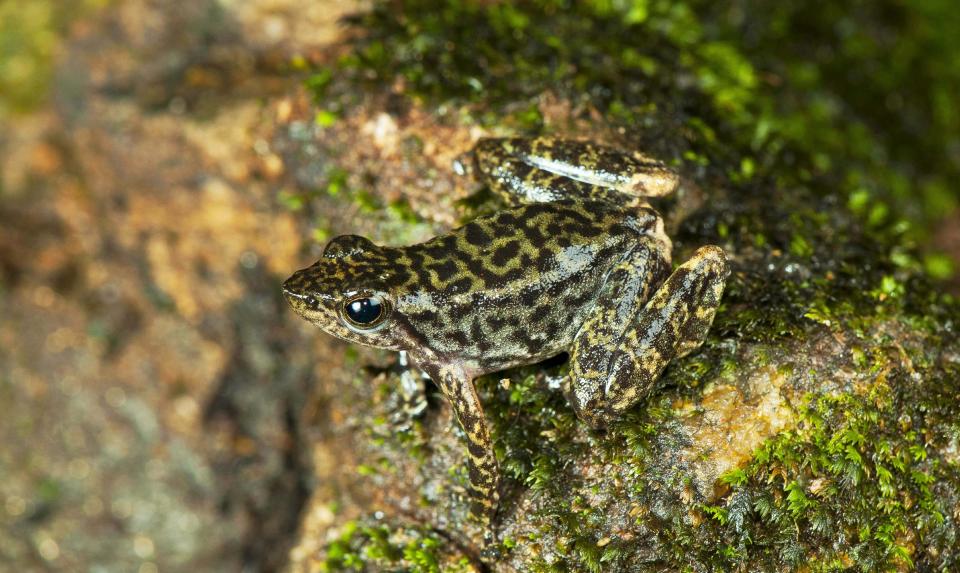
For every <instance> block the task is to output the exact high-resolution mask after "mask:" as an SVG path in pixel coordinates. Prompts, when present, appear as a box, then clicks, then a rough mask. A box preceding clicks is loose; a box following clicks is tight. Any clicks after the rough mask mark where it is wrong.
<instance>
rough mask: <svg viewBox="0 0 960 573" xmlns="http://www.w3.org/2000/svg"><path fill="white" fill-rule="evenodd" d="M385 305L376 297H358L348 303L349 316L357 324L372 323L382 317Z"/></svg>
mask: <svg viewBox="0 0 960 573" xmlns="http://www.w3.org/2000/svg"><path fill="white" fill-rule="evenodd" d="M382 311H383V307H382V305H381V304H380V301H379V300H377V299H375V298H358V299H357V300H355V301H353V302H351V303H349V304H347V316H349V317H350V320H352V321H353V322H356V323H357V324H370V323H371V322H373V321H375V320H377V319H378V318H380V313H381V312H382Z"/></svg>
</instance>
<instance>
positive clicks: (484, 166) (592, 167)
mask: <svg viewBox="0 0 960 573" xmlns="http://www.w3.org/2000/svg"><path fill="white" fill-rule="evenodd" d="M475 153H476V157H477V165H478V167H479V169H480V171H481V172H482V173H484V174H485V176H487V177H488V178H489V177H490V175H491V174H499V175H500V177H501V181H500V184H501V185H506V186H507V187H516V189H504V190H498V191H497V192H498V193H503V192H506V193H512V194H513V195H519V196H521V198H524V197H526V196H527V195H529V191H530V189H532V188H551V189H553V188H555V189H556V191H555V194H556V195H559V197H555V198H551V199H537V200H541V201H542V200H557V199H561V198H593V199H597V198H603V199H606V198H610V197H611V195H610V192H611V191H615V192H619V193H624V194H627V195H632V196H635V197H661V196H664V195H668V194H670V193H671V192H673V191H674V190H675V189H676V187H677V184H678V182H679V179H678V177H677V174H676V172H675V171H673V170H672V169H670V168H668V167H667V166H666V165H664V164H663V163H661V162H659V161H656V160H654V159H651V158H649V157H645V156H642V155H638V154H633V155H628V154H626V153H623V152H621V151H618V150H616V149H613V148H610V147H606V146H602V145H597V144H595V143H591V142H587V141H574V140H568V139H558V138H553V137H538V138H533V139H523V138H511V139H482V140H480V142H478V143H477V146H476V150H475ZM507 174H512V175H513V177H507V176H506V175H507ZM557 178H559V179H557ZM491 186H492V184H491ZM596 187H602V188H605V189H597V188H596ZM598 195H601V196H602V197H598ZM528 200H529V199H528Z"/></svg>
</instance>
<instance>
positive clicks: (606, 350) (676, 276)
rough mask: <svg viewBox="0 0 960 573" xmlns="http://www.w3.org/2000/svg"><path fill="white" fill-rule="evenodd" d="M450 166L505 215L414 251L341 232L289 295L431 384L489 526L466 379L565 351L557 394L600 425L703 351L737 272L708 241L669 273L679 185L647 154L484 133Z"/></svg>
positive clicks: (494, 491) (478, 427)
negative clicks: (453, 428)
mask: <svg viewBox="0 0 960 573" xmlns="http://www.w3.org/2000/svg"><path fill="white" fill-rule="evenodd" d="M454 169H455V170H456V171H457V173H459V174H461V175H473V176H474V177H475V178H476V179H478V180H479V181H480V183H482V184H484V185H485V186H486V187H488V188H489V189H490V191H492V192H493V193H494V194H495V195H497V196H499V197H500V198H501V199H502V200H503V203H504V208H503V209H500V210H497V211H495V212H493V213H491V214H488V215H483V216H479V217H477V218H475V219H473V220H471V221H469V222H467V223H466V224H464V225H462V226H460V227H458V228H456V229H453V230H451V231H450V232H448V233H445V234H442V235H438V236H436V237H434V238H433V239H430V240H428V241H425V242H423V243H419V244H415V245H410V246H399V247H396V246H383V245H378V244H375V243H374V242H373V241H371V240H369V239H367V238H365V237H361V236H358V235H342V236H338V237H336V238H334V239H332V240H331V241H330V242H329V243H328V244H327V245H326V246H325V248H324V250H323V252H322V255H321V257H320V259H319V260H318V261H316V262H315V263H314V264H313V265H311V266H309V267H307V268H304V269H302V270H299V271H296V272H295V273H294V274H293V275H292V276H291V277H290V278H288V279H287V280H286V281H285V282H284V283H283V287H282V288H283V294H284V296H285V298H286V300H287V302H288V303H289V305H290V307H291V308H292V309H293V311H294V312H296V313H297V314H298V315H299V316H301V317H302V318H304V319H306V320H307V321H309V322H311V323H313V324H314V325H316V326H318V327H320V329H322V330H323V331H325V332H326V333H328V334H330V335H333V336H335V337H337V338H340V339H343V340H346V341H349V342H352V343H358V344H363V345H367V346H371V347H375V348H381V349H387V350H394V351H400V352H401V355H402V356H404V355H406V356H408V357H409V359H410V361H411V362H412V363H413V364H415V365H416V366H417V367H418V368H419V369H421V370H422V371H423V372H424V373H426V374H427V375H428V376H429V378H430V379H431V380H432V381H433V382H434V383H435V384H436V386H437V387H438V388H439V390H440V393H441V394H442V395H443V397H445V398H446V400H447V401H448V402H449V403H450V405H451V406H452V409H453V413H454V416H455V418H456V420H457V423H458V424H459V426H460V428H461V429H462V432H463V436H464V437H465V441H466V454H467V455H466V461H467V467H468V475H469V489H468V491H469V506H470V510H471V513H472V515H473V516H475V517H476V518H478V519H480V520H481V521H483V522H484V523H487V524H489V523H490V522H491V520H493V519H494V516H495V514H496V512H497V508H498V505H499V499H500V483H501V479H502V478H501V474H500V471H499V466H498V461H497V459H496V456H495V454H494V448H493V445H492V442H491V434H490V429H489V425H488V423H487V420H486V419H485V415H484V412H483V406H482V404H481V401H480V398H479V396H478V393H477V389H476V386H475V384H474V380H475V379H476V378H477V377H479V376H482V375H485V374H490V373H494V372H499V371H502V370H505V369H509V368H513V367H518V366H523V365H530V364H535V363H538V362H541V361H544V360H546V359H549V358H552V357H556V356H559V355H562V354H566V355H567V356H568V357H569V369H568V373H567V374H566V376H565V377H564V379H563V381H562V383H561V388H562V391H563V393H564V395H565V396H566V398H567V401H568V402H569V404H570V406H571V407H572V409H573V411H574V412H575V413H576V415H577V417H578V418H579V419H580V420H582V421H583V422H584V423H585V424H587V425H588V426H589V427H590V428H593V429H597V430H603V429H605V428H606V427H607V426H609V425H610V423H611V422H613V421H614V420H616V419H617V418H619V417H621V416H622V415H624V413H626V412H627V411H628V410H630V409H631V408H633V407H634V406H635V405H637V404H638V403H640V402H641V401H642V400H644V398H646V397H647V396H649V395H650V394H651V393H652V392H653V391H654V390H655V388H656V383H657V380H658V379H659V377H660V375H661V373H662V372H663V370H664V369H665V368H666V366H667V365H668V364H669V363H670V362H671V361H673V360H676V359H678V358H681V357H683V356H685V355H687V354H689V353H691V352H693V351H694V350H695V349H697V348H698V347H700V346H701V345H702V344H703V342H704V340H705V339H706V336H707V333H708V331H709V329H710V327H711V325H712V323H713V320H714V316H715V314H716V311H717V308H718V306H719V304H720V300H721V297H722V294H723V290H724V286H725V283H726V280H727V277H728V275H729V274H730V269H729V264H728V261H727V257H726V254H725V252H724V250H723V249H722V248H720V247H719V246H716V245H706V246H702V247H700V248H698V249H697V250H696V251H695V252H694V253H693V254H692V256H690V258H689V259H688V260H686V261H684V262H683V263H682V264H680V265H678V266H677V267H676V268H673V264H672V249H673V247H672V242H671V239H670V238H669V237H668V236H667V234H666V232H665V230H664V220H663V217H662V216H661V215H660V213H659V212H658V211H657V210H656V209H654V207H653V206H652V205H651V201H652V200H654V199H656V198H662V197H666V196H669V195H671V194H672V193H674V192H675V191H676V189H677V188H678V186H679V183H680V177H679V174H678V173H677V171H676V170H674V169H672V168H670V167H669V166H668V165H667V164H665V163H664V162H662V161H659V160H657V159H654V158H652V157H650V156H649V155H646V154H644V153H641V152H625V151H622V150H620V149H617V148H614V147H610V146H605V145H601V144H598V143H595V142H592V141H582V140H576V139H568V138H556V137H537V138H522V137H489V138H482V139H480V140H479V141H477V142H476V144H475V145H474V146H473V148H472V150H470V151H469V152H468V153H467V154H466V155H465V156H463V157H462V158H461V159H458V160H457V161H456V162H455V164H454Z"/></svg>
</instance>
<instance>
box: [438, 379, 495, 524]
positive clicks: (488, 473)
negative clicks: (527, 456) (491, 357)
mask: <svg viewBox="0 0 960 573" xmlns="http://www.w3.org/2000/svg"><path fill="white" fill-rule="evenodd" d="M429 374H430V377H431V378H433V379H434V380H436V381H437V385H438V386H439V387H440V391H441V392H443V395H444V396H445V397H446V398H447V400H449V401H450V405H451V406H452V407H453V412H454V414H455V415H456V417H457V422H459V424H460V427H461V428H463V433H464V434H465V435H466V438H467V452H468V453H469V456H468V462H469V463H468V468H469V472H470V489H471V491H470V494H471V507H470V511H471V513H473V515H474V516H476V517H477V518H479V519H481V520H482V521H484V522H486V523H489V522H490V521H491V520H492V519H493V516H494V514H495V513H496V511H497V504H498V503H499V501H500V469H499V467H498V466H497V458H496V455H495V454H494V451H493V443H492V442H491V441H490V432H489V430H488V429H487V421H486V419H485V418H484V414H483V406H481V405H480V399H479V397H478V396H477V390H476V387H475V386H474V384H473V380H471V378H470V377H469V376H467V375H466V374H465V373H462V372H458V371H457V370H456V369H454V368H439V369H436V371H431V372H429Z"/></svg>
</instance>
